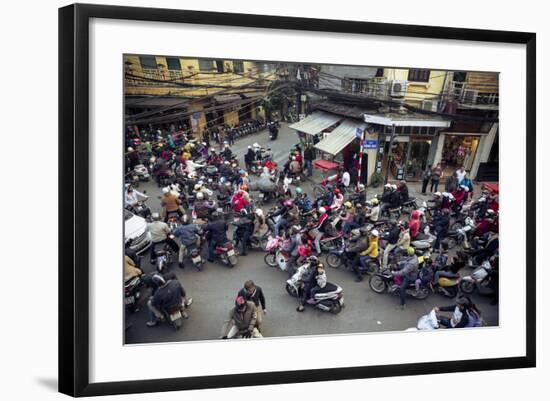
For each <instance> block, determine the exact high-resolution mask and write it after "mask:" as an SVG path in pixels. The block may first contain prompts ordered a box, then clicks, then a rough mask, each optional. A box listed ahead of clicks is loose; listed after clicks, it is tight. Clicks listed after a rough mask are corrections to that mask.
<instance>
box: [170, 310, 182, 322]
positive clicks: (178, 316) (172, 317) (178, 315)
mask: <svg viewBox="0 0 550 401" xmlns="http://www.w3.org/2000/svg"><path fill="white" fill-rule="evenodd" d="M178 319H181V311H177V312H174V313H172V314H171V315H170V320H171V321H172V322H173V321H174V320H178Z"/></svg>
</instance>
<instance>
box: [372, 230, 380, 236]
mask: <svg viewBox="0 0 550 401" xmlns="http://www.w3.org/2000/svg"><path fill="white" fill-rule="evenodd" d="M370 233H371V235H372V236H374V237H379V236H380V233H379V232H378V230H372V231H371V232H370Z"/></svg>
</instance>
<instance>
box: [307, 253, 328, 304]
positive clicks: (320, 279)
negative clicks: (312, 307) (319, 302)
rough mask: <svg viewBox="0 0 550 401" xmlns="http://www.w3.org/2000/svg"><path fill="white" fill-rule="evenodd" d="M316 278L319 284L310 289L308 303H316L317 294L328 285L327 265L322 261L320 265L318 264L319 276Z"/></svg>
mask: <svg viewBox="0 0 550 401" xmlns="http://www.w3.org/2000/svg"><path fill="white" fill-rule="evenodd" d="M315 280H316V281H317V285H316V286H315V287H313V288H312V289H311V291H310V298H309V299H308V300H307V303H308V304H314V303H315V294H317V293H318V292H319V291H321V289H323V288H325V287H326V285H327V274H326V272H325V266H324V265H323V264H322V263H319V265H318V266H317V276H316V277H315Z"/></svg>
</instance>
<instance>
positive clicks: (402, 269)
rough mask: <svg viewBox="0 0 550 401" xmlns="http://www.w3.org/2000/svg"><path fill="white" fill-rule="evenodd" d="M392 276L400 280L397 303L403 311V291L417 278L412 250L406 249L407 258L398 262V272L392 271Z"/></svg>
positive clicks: (416, 268)
mask: <svg viewBox="0 0 550 401" xmlns="http://www.w3.org/2000/svg"><path fill="white" fill-rule="evenodd" d="M392 275H394V276H399V277H401V279H402V281H401V284H400V285H399V302H400V305H401V309H405V290H406V289H407V287H408V286H409V285H410V284H412V283H414V282H415V281H416V279H417V278H418V258H417V257H416V255H415V254H414V249H413V248H411V247H408V248H407V256H406V257H405V259H403V260H402V261H400V262H399V270H395V271H392Z"/></svg>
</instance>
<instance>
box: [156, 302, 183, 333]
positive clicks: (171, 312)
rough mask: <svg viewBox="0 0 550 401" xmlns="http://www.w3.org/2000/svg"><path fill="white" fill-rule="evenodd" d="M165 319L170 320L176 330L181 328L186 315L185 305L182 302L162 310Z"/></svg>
mask: <svg viewBox="0 0 550 401" xmlns="http://www.w3.org/2000/svg"><path fill="white" fill-rule="evenodd" d="M162 314H163V315H164V319H165V321H167V322H169V323H170V324H171V325H172V327H173V328H174V329H175V330H179V329H180V328H181V326H182V325H183V319H184V318H185V316H186V313H185V311H184V306H182V305H181V304H178V305H174V306H172V307H170V308H166V309H163V310H162Z"/></svg>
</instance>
